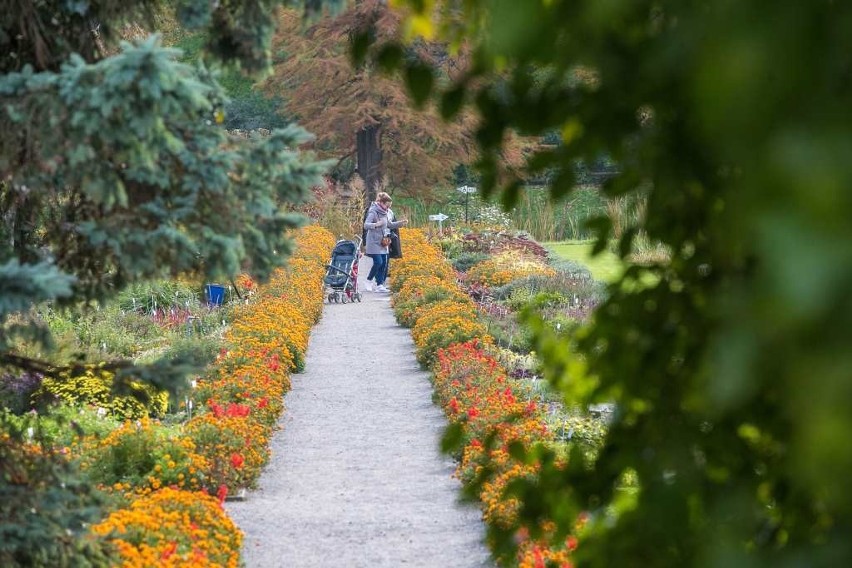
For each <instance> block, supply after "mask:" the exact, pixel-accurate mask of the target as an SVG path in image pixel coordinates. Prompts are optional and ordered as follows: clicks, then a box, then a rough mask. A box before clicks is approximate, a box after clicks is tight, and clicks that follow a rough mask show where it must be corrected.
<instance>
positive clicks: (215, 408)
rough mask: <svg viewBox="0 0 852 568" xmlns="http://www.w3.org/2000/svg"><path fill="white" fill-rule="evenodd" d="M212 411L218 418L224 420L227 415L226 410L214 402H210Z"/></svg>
mask: <svg viewBox="0 0 852 568" xmlns="http://www.w3.org/2000/svg"><path fill="white" fill-rule="evenodd" d="M210 410H211V411H212V412H213V416H215V417H216V418H222V417H223V416H224V415H225V410H224V409H223V408H222V407H221V406H219V405H218V404H216V403H215V402H213V401H212V400H211V401H210Z"/></svg>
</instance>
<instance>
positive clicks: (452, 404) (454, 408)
mask: <svg viewBox="0 0 852 568" xmlns="http://www.w3.org/2000/svg"><path fill="white" fill-rule="evenodd" d="M450 411H451V412H452V413H453V414H456V413H457V412H458V411H459V401H458V400H456V397H453V398H452V399H451V400H450Z"/></svg>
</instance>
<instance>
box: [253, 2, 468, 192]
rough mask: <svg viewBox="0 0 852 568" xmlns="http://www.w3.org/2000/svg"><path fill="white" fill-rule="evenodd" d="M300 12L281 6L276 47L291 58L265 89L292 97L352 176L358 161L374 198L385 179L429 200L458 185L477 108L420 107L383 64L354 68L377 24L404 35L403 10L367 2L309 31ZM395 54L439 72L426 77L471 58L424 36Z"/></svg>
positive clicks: (294, 108) (321, 147)
mask: <svg viewBox="0 0 852 568" xmlns="http://www.w3.org/2000/svg"><path fill="white" fill-rule="evenodd" d="M301 18H302V13H301V12H299V11H296V10H283V11H282V13H281V16H280V19H281V20H280V22H279V26H278V29H279V30H280V31H279V32H278V34H277V35H276V36H275V38H274V40H273V48H272V49H273V53H276V54H282V56H281V57H280V58H279V60H278V61H277V62H275V63H274V66H273V75H272V76H271V77H270V78H269V79H268V80H267V81H266V83H265V85H264V89H265V90H266V91H267V92H269V93H274V94H276V95H281V96H283V97H284V98H285V99H287V100H288V111H289V113H290V114H291V115H292V116H294V117H295V119H296V120H297V121H298V122H299V124H300V125H302V126H304V127H305V128H306V129H308V130H309V131H311V132H313V133H314V134H315V135H316V138H317V139H316V142H315V143H314V147H315V149H316V150H317V151H318V152H319V153H320V155H322V156H323V157H326V158H335V159H337V160H338V165H337V170H338V172H339V173H343V175H347V174H350V173H353V172H352V170H351V169H349V170H348V171H347V169H346V168H344V167H343V165H344V164H345V163H346V162H347V161H348V160H353V159H354V163H355V168H354V169H355V171H357V173H358V174H359V175H360V176H361V178H362V179H363V180H364V193H365V195H364V197H365V199H366V200H368V201H369V200H371V199H372V198H373V197H374V196H375V193H376V191H377V189H376V188H377V187H378V186H379V185H380V184H381V183H383V182H384V181H386V182H387V184H388V186H389V187H391V188H394V189H395V190H397V191H399V192H400V194H404V195H416V196H420V197H427V196H428V193H429V192H430V191H431V190H432V189H433V188H434V187H435V186H440V185H446V184H448V183H450V176H451V173H452V170H453V168H455V167H456V166H457V165H458V164H460V163H467V162H468V161H469V160H470V157H471V148H472V147H473V140H472V132H473V121H472V117H471V115H470V114H468V115H460V116H459V118H457V120H455V121H453V122H452V123H445V122H442V121H441V120H440V117H439V116H438V114H437V111H436V110H435V109H434V108H432V107H429V108H424V109H420V110H418V109H415V108H412V105H411V100H410V98H409V95H408V93H407V92H406V89H405V86H404V85H402V84H400V83H399V82H398V81H394V80H393V79H392V78H391V77H389V76H386V75H384V74H382V73H381V72H380V69H379V65H380V64H379V65H376V64H368V65H365V66H362V67H360V68H357V69H353V67H352V57H351V43H352V40H353V38H356V37H357V36H359V34H363V33H364V32H365V31H366V30H368V29H369V30H372V31H371V33H374V34H375V36H376V39H392V38H397V37H399V36H400V35H401V31H400V28H401V26H400V24H401V18H400V15H399V13H398V12H396V13H395V12H392V11H391V10H390V9H389V8H388V7H387V5H386V2H381V1H378V0H363V1H360V2H357V3H355V4H354V5H352V6H351V7H350V8H349V9H347V10H345V11H344V12H342V13H340V15H338V16H336V17H324V18H322V19H321V20H319V21H316V22H315V23H313V24H312V25H310V26H309V27H307V28H304V27H302V29H301V30H300V27H299V22H300V20H301ZM396 55H397V56H398V57H401V58H406V59H414V60H421V61H423V62H424V63H428V64H429V65H431V66H433V68H434V69H435V75H438V76H435V75H431V76H430V77H428V78H424V80H427V81H432V80H434V81H438V82H440V81H442V80H444V79H446V78H451V77H453V76H454V75H455V74H457V73H458V72H459V69H460V68H461V66H462V65H463V64H462V62H461V61H460V58H454V57H450V56H449V55H448V54H447V50H446V49H445V48H444V47H443V46H439V45H434V44H427V43H425V42H419V43H418V44H416V45H413V46H411V47H410V48H408V49H407V50H406V51H404V52H400V53H398V54H396ZM423 69H426V66H425V65H424V66H423Z"/></svg>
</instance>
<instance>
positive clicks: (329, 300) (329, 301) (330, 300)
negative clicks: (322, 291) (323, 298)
mask: <svg viewBox="0 0 852 568" xmlns="http://www.w3.org/2000/svg"><path fill="white" fill-rule="evenodd" d="M333 301H334V294H329V295H328V303H329V304H330V303H332V302H333Z"/></svg>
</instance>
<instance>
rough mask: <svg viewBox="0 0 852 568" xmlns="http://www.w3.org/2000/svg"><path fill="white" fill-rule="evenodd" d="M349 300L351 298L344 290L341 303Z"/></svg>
mask: <svg viewBox="0 0 852 568" xmlns="http://www.w3.org/2000/svg"><path fill="white" fill-rule="evenodd" d="M348 301H349V298H348V297H347V296H346V292H344V293H343V294H341V295H340V303H341V304H345V303H346V302H348Z"/></svg>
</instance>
